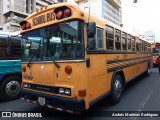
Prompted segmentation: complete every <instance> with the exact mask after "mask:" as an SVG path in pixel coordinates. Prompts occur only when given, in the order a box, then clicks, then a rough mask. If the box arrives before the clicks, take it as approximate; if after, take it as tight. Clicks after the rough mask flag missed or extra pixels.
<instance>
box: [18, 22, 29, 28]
mask: <svg viewBox="0 0 160 120" xmlns="http://www.w3.org/2000/svg"><path fill="white" fill-rule="evenodd" d="M19 24H20V26H21V29H22V30H27V29H30V28H31V24H30V23H29V22H27V21H22V22H20V23H19Z"/></svg>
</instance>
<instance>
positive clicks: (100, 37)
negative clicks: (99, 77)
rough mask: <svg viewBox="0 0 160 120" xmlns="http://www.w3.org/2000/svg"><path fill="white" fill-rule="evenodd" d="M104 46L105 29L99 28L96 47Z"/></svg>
mask: <svg viewBox="0 0 160 120" xmlns="http://www.w3.org/2000/svg"><path fill="white" fill-rule="evenodd" d="M102 48H103V29H100V28H97V32H96V49H102Z"/></svg>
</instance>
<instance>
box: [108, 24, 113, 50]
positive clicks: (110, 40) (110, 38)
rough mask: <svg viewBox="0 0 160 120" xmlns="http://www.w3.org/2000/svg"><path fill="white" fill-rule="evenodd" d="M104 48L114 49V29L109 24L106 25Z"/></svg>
mask: <svg viewBox="0 0 160 120" xmlns="http://www.w3.org/2000/svg"><path fill="white" fill-rule="evenodd" d="M106 48H107V49H111V50H113V49H114V30H113V28H112V27H110V26H107V27H106Z"/></svg>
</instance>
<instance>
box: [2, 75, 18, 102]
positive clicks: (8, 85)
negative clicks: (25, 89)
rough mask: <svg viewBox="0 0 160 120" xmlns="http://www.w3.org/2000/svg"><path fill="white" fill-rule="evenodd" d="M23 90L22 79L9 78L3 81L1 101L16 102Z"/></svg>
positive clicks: (16, 77)
mask: <svg viewBox="0 0 160 120" xmlns="http://www.w3.org/2000/svg"><path fill="white" fill-rule="evenodd" d="M20 89H21V78H20V77H18V76H9V77H6V78H5V79H3V81H2V82H1V85H0V98H1V100H5V101H8V100H15V99H17V98H19V93H20Z"/></svg>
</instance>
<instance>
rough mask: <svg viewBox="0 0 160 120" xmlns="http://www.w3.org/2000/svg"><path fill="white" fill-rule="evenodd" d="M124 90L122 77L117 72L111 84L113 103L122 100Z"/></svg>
mask: <svg viewBox="0 0 160 120" xmlns="http://www.w3.org/2000/svg"><path fill="white" fill-rule="evenodd" d="M122 92H123V84H122V77H121V76H120V75H119V74H117V75H115V76H114V77H113V80H112V84H111V94H110V100H111V103H112V104H117V103H118V102H119V101H120V100H121V97H122Z"/></svg>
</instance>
